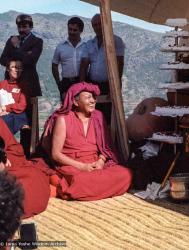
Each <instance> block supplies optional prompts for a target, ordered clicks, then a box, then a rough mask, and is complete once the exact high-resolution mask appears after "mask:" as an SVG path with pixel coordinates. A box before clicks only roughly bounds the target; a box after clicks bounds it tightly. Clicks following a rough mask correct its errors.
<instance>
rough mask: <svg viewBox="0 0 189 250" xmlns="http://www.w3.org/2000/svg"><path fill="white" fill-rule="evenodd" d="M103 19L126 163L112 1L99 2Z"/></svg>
mask: <svg viewBox="0 0 189 250" xmlns="http://www.w3.org/2000/svg"><path fill="white" fill-rule="evenodd" d="M99 2H100V12H101V19H102V29H103V39H104V47H105V52H106V61H107V67H108V78H109V84H110V94H111V99H112V103H113V105H114V108H115V111H116V112H115V116H116V117H115V118H116V129H117V133H118V140H117V142H118V143H119V145H120V150H121V155H122V158H123V160H124V162H126V161H127V160H128V157H129V146H128V135H127V128H126V122H125V114H124V108H123V99H122V94H121V86H120V79H119V74H118V65H117V59H116V53H115V45H114V38H113V29H112V19H111V10H110V0H99Z"/></svg>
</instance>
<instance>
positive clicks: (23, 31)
mask: <svg viewBox="0 0 189 250" xmlns="http://www.w3.org/2000/svg"><path fill="white" fill-rule="evenodd" d="M16 24H17V28H18V33H19V35H17V36H11V37H10V38H9V39H8V40H7V42H6V45H5V48H4V50H3V52H2V55H1V57H0V64H1V65H3V66H6V64H7V62H8V61H9V60H10V58H12V57H18V58H19V59H21V60H22V62H23V66H24V71H23V81H24V82H27V83H28V85H29V88H30V89H29V90H28V91H29V94H30V96H41V88H40V83H39V77H38V74H37V71H36V64H37V61H38V59H39V57H40V55H41V52H42V49H43V40H42V39H41V38H38V37H36V36H35V35H34V34H32V32H31V30H32V28H33V21H32V18H31V16H29V15H26V14H21V15H18V16H17V18H16Z"/></svg>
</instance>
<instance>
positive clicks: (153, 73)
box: [0, 11, 170, 113]
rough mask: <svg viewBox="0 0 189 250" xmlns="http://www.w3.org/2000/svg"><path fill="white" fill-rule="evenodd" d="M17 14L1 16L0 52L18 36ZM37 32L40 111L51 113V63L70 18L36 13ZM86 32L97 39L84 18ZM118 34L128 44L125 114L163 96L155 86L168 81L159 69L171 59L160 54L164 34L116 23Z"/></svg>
mask: <svg viewBox="0 0 189 250" xmlns="http://www.w3.org/2000/svg"><path fill="white" fill-rule="evenodd" d="M17 15H18V13H17V12H14V11H10V12H7V13H4V14H0V33H1V37H0V53H1V51H2V49H3V47H4V45H5V42H6V40H7V39H8V37H9V36H10V35H13V34H16V33H17V29H16V25H15V18H16V16H17ZM32 16H33V20H34V30H33V31H34V33H35V34H36V35H37V36H39V37H41V38H43V40H44V49H43V53H42V56H41V57H40V60H39V63H38V72H39V75H40V80H41V86H42V90H43V98H41V99H40V111H42V112H44V113H47V112H48V113H49V112H51V111H52V110H53V109H54V106H55V105H57V103H58V91H57V87H56V84H55V82H54V80H53V78H52V74H51V60H52V56H53V53H54V49H55V47H56V45H57V44H58V43H59V42H60V41H61V40H62V38H66V37H67V20H68V19H69V18H70V17H69V16H65V15H63V14H58V13H52V14H34V15H32ZM82 19H83V21H84V23H85V30H84V32H83V34H82V37H83V38H85V39H89V38H92V37H93V36H94V33H93V30H92V27H91V24H90V19H87V18H82ZM113 28H114V31H115V34H117V35H119V36H120V37H122V39H123V40H124V42H125V45H126V50H125V66H124V77H123V95H124V105H125V107H126V112H127V113H129V112H131V110H132V109H133V107H134V106H136V104H137V103H138V102H140V100H142V99H144V98H146V97H150V96H159V95H162V93H161V92H159V91H157V89H156V87H157V85H158V83H159V82H160V81H165V80H168V78H169V77H170V74H169V73H168V72H161V71H160V70H159V69H158V67H159V65H160V64H161V63H162V62H166V61H167V60H169V59H168V58H166V55H165V54H163V53H161V52H160V51H159V48H160V45H161V43H162V35H161V34H159V33H155V32H152V31H147V30H144V29H140V28H137V27H134V26H130V25H127V24H123V23H119V22H114V23H113ZM3 72H4V68H3V67H1V68H0V77H1V79H2V78H3Z"/></svg>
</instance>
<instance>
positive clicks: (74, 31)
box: [68, 17, 84, 41]
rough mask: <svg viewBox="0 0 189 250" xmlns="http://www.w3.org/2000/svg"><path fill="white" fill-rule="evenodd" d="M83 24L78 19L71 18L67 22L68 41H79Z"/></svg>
mask: <svg viewBox="0 0 189 250" xmlns="http://www.w3.org/2000/svg"><path fill="white" fill-rule="evenodd" d="M83 29H84V23H83V21H82V20H81V19H80V18H79V17H72V18H70V19H69V20H68V37H69V40H71V41H72V40H80V34H81V33H82V32H83Z"/></svg>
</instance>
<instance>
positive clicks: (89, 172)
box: [41, 82, 132, 201]
mask: <svg viewBox="0 0 189 250" xmlns="http://www.w3.org/2000/svg"><path fill="white" fill-rule="evenodd" d="M99 94H100V91H99V88H98V86H96V85H93V84H88V83H85V82H83V83H77V84H74V85H72V86H71V87H70V88H69V90H68V92H67V94H66V96H65V99H64V104H63V105H62V107H61V108H60V109H58V110H57V111H55V112H54V113H53V115H52V116H51V117H50V118H49V119H48V120H47V122H46V124H45V130H44V133H43V136H42V141H41V142H42V147H43V149H44V150H45V151H46V152H48V154H49V156H50V157H51V158H52V160H53V161H54V167H55V170H56V173H57V174H56V176H53V177H51V184H54V185H55V186H56V188H57V189H56V190H57V196H58V197H60V198H62V199H65V200H83V201H91V200H98V199H103V198H108V197H113V196H117V195H122V194H123V193H125V192H126V191H127V190H128V188H129V186H130V184H131V179H132V174H131V171H130V170H129V169H128V168H126V167H123V166H120V165H119V163H118V161H117V157H116V155H115V153H114V152H113V150H112V149H111V148H110V146H111V145H112V144H111V142H110V135H109V134H108V133H107V127H106V125H105V121H104V118H103V115H102V113H101V112H100V111H98V110H95V105H96V96H98V95H99ZM49 140H50V145H51V148H50V149H49V148H48V145H49Z"/></svg>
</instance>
